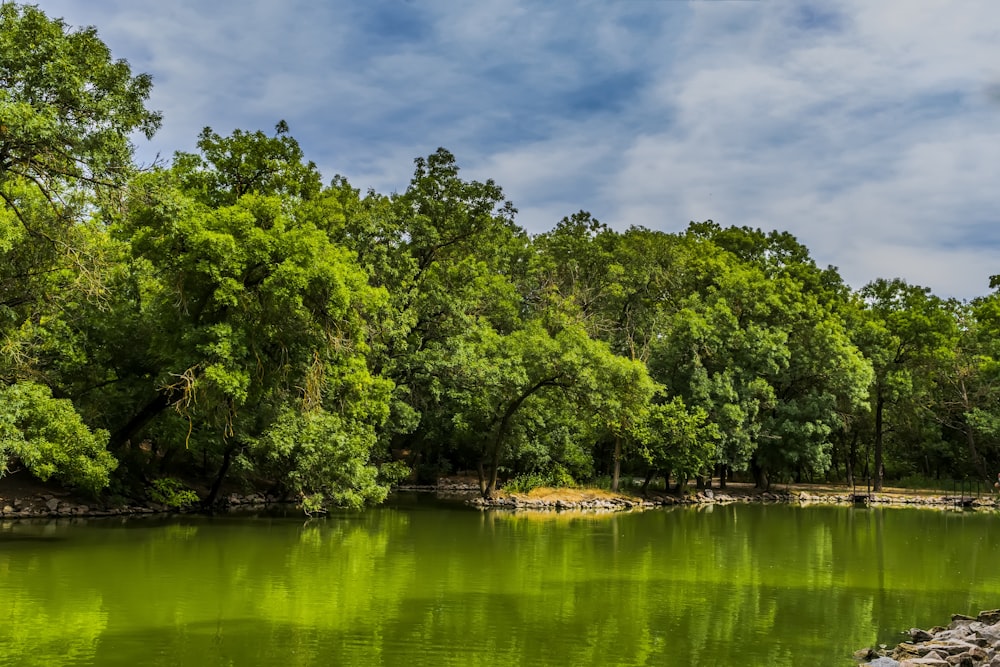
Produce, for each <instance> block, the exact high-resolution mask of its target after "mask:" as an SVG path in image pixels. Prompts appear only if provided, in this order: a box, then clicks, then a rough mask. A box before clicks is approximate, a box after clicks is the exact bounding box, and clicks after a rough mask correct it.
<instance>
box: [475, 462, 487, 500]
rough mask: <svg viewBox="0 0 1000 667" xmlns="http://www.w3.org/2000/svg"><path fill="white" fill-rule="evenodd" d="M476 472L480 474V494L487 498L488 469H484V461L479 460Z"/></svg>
mask: <svg viewBox="0 0 1000 667" xmlns="http://www.w3.org/2000/svg"><path fill="white" fill-rule="evenodd" d="M476 473H478V475H479V495H481V496H482V497H483V498H487V497H488V496H487V495H486V471H485V470H484V469H483V462H482V461H479V462H478V463H477V464H476Z"/></svg>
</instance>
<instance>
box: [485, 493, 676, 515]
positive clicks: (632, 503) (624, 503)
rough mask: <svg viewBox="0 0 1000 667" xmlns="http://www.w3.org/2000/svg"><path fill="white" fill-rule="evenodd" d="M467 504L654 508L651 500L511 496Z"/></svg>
mask: <svg viewBox="0 0 1000 667" xmlns="http://www.w3.org/2000/svg"><path fill="white" fill-rule="evenodd" d="M468 504H470V505H472V506H473V507H479V508H481V509H506V510H540V511H544V510H586V511H593V512H621V511H624V510H634V509H649V508H651V507H656V506H657V503H656V502H655V501H653V500H642V499H639V498H587V499H582V500H565V499H561V498H560V499H554V500H550V499H547V498H528V497H524V496H518V495H517V494H511V495H509V496H501V497H498V498H478V497H477V498H472V499H471V500H469V501H468Z"/></svg>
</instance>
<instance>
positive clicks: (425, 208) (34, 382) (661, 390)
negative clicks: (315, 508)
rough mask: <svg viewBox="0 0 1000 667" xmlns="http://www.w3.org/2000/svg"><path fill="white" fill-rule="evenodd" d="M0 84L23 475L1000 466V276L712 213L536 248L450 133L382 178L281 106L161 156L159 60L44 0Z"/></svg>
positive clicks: (1, 392) (896, 474)
mask: <svg viewBox="0 0 1000 667" xmlns="http://www.w3.org/2000/svg"><path fill="white" fill-rule="evenodd" d="M0 80H2V88H0V198H2V204H0V470H4V469H6V470H8V471H9V470H18V469H23V470H27V471H30V473H31V474H33V475H35V476H37V477H39V478H42V479H48V478H54V479H55V480H57V481H59V482H60V483H62V484H65V485H68V486H73V487H77V488H80V489H84V490H88V491H91V492H94V493H98V492H106V493H112V494H119V495H122V496H135V495H141V494H146V493H150V492H151V490H157V489H158V490H159V491H160V492H161V494H162V493H168V492H176V491H177V490H178V489H182V488H183V486H182V484H181V483H180V482H179V481H178V480H186V481H187V483H193V482H192V480H198V481H199V482H201V483H203V484H204V488H205V489H208V491H207V493H204V494H203V495H204V496H206V497H204V498H203V500H204V501H205V502H206V503H207V504H212V503H213V502H214V501H215V500H216V499H217V497H218V495H219V493H220V489H222V488H223V483H224V482H228V483H236V482H238V483H241V484H245V485H248V486H257V487H267V488H272V489H279V490H281V491H282V492H286V493H289V494H301V495H302V496H303V497H305V498H308V499H310V500H312V501H313V502H319V500H320V499H322V500H325V501H327V502H332V503H337V504H344V505H353V506H360V505H363V504H366V503H378V502H380V501H381V500H382V499H383V498H384V497H385V495H386V493H387V490H388V489H389V487H390V486H391V485H392V484H393V483H396V482H398V481H400V480H402V479H404V478H405V477H407V476H411V477H412V478H413V479H417V480H420V481H425V480H431V479H434V478H435V477H436V476H439V475H442V474H448V473H452V472H457V471H474V472H475V473H477V474H478V476H479V479H480V483H481V488H482V492H483V494H484V495H487V496H489V495H492V494H494V493H495V492H496V491H497V490H498V489H499V488H500V487H501V486H502V485H503V484H504V483H505V482H506V483H510V484H516V485H520V486H522V487H523V486H526V485H527V486H530V485H532V484H538V485H541V484H548V485H566V484H572V483H574V482H585V481H588V482H591V483H594V482H598V481H601V480H603V482H604V483H605V484H607V485H609V486H610V487H612V488H615V489H617V487H618V485H619V478H620V476H624V475H626V474H627V475H628V476H629V478H630V479H631V478H635V477H638V478H645V479H646V481H647V483H649V481H650V480H653V479H667V480H672V481H674V482H676V481H677V480H682V481H685V482H686V480H688V479H691V478H699V477H700V478H708V477H712V478H715V480H717V481H716V483H718V484H722V485H724V484H725V483H726V481H727V479H732V478H733V477H732V476H733V475H740V476H742V477H743V478H745V479H751V480H753V481H755V482H756V483H757V484H758V485H759V486H761V487H766V486H767V485H768V484H769V483H771V482H774V481H782V480H792V479H803V480H814V481H821V480H831V481H838V482H847V483H849V484H850V483H855V482H859V483H864V482H865V481H866V480H868V479H870V480H871V482H872V485H873V487H874V488H875V489H876V490H879V489H881V487H882V484H883V483H884V481H887V480H904V479H905V480H908V481H915V480H921V479H942V480H951V479H956V478H961V479H964V478H970V479H979V480H986V479H987V478H989V477H991V476H992V472H991V471H992V470H993V469H994V468H995V467H996V465H997V464H998V463H1000V403H998V397H1000V383H998V380H1000V344H998V335H997V334H998V331H1000V293H998V292H994V293H991V294H988V295H986V296H983V297H982V298H978V299H975V300H973V301H971V302H957V301H954V300H945V299H941V298H938V297H935V296H934V295H933V294H932V293H930V291H929V290H928V289H926V288H923V287H920V286H917V285H912V284H909V283H908V282H906V281H905V280H903V279H898V278H897V279H878V280H873V281H872V282H871V283H869V284H868V285H866V286H864V287H862V288H861V289H859V290H856V289H852V288H851V287H850V286H848V285H846V284H845V283H844V281H843V280H842V279H841V277H840V276H839V275H838V273H837V270H836V269H835V268H833V267H828V268H820V267H818V266H817V265H816V263H815V262H814V261H813V259H812V258H811V257H810V254H809V251H808V250H807V248H805V247H804V246H803V245H802V244H800V243H799V242H798V241H797V240H796V239H795V238H794V237H793V236H791V235H790V234H788V233H783V232H780V231H770V232H766V231H762V230H759V229H751V228H747V227H723V226H720V225H718V224H715V223H713V222H712V221H705V222H694V223H691V224H690V225H688V227H687V228H686V229H684V230H683V231H679V232H676V233H667V232H663V231H656V230H655V229H653V227H660V226H664V225H671V224H673V222H674V221H671V220H667V219H665V220H650V221H649V225H650V227H649V228H646V227H633V228H630V229H627V230H625V231H617V230H615V229H613V228H612V227H609V226H606V225H605V224H602V223H601V222H599V221H598V220H596V219H594V218H593V217H591V215H590V214H588V213H585V212H579V213H575V214H573V215H570V216H568V217H566V218H564V219H563V220H561V221H559V222H558V224H556V225H555V227H554V228H553V229H552V230H551V231H549V232H547V233H544V234H540V235H537V236H531V235H529V234H528V233H526V232H525V230H524V229H522V228H520V227H519V226H518V224H517V222H516V209H515V208H514V206H513V205H512V203H511V202H509V201H507V200H506V199H505V197H504V193H503V191H502V190H501V188H500V186H499V185H497V184H496V183H494V182H492V181H486V182H477V181H470V180H464V179H463V178H462V177H461V175H460V171H459V167H458V164H457V162H456V159H455V157H454V156H452V155H451V154H450V153H449V152H448V151H446V150H444V149H439V150H438V151H437V152H435V153H433V154H432V155H429V156H426V157H422V158H418V159H416V160H415V168H414V173H413V178H412V180H411V181H410V184H409V186H408V187H407V188H406V190H405V191H403V192H400V193H393V194H382V193H378V192H375V191H368V192H361V191H360V190H359V189H357V188H355V187H353V186H352V185H351V184H350V183H349V182H347V180H346V179H344V178H342V177H340V176H334V177H333V178H332V180H330V181H329V183H326V184H324V181H323V179H322V177H321V175H320V173H319V172H318V170H317V168H316V166H315V165H314V164H313V163H312V162H309V161H307V159H306V158H305V155H304V152H303V150H302V148H301V147H300V146H299V144H298V143H297V142H296V141H295V139H293V138H292V136H291V134H290V133H289V128H288V127H287V125H286V124H285V123H284V122H279V123H278V124H277V126H276V128H275V130H274V132H263V131H242V130H236V131H234V132H233V133H232V134H229V135H226V136H224V135H220V134H218V133H216V132H215V131H213V130H212V129H211V128H205V130H204V131H203V132H202V133H201V135H200V136H199V138H198V142H197V147H198V150H197V152H195V153H185V152H178V153H176V154H175V155H174V156H173V159H172V160H170V161H169V164H164V165H157V166H154V167H149V168H144V169H139V168H138V167H137V166H136V165H135V164H134V160H133V145H132V143H131V138H132V137H135V136H138V135H142V134H144V135H146V136H147V137H149V136H152V134H153V133H154V132H155V131H156V130H157V128H158V126H159V124H160V121H161V119H160V116H159V114H157V113H156V112H153V111H150V110H149V109H147V108H146V105H147V100H148V96H149V93H150V90H151V85H152V83H151V80H150V78H149V77H148V76H147V75H135V74H133V73H132V72H131V70H130V67H129V65H128V64H127V62H125V61H124V60H117V59H114V58H113V57H112V55H111V54H110V52H109V50H108V48H107V46H106V45H105V44H104V43H103V42H102V41H101V40H100V39H99V37H98V36H97V33H96V31H95V30H94V29H92V28H87V29H74V28H71V27H69V26H66V25H65V24H64V23H63V22H62V21H59V20H55V19H52V18H49V17H47V16H45V15H44V14H43V13H42V12H41V11H40V10H38V9H37V8H34V7H32V6H28V5H18V4H14V3H4V4H3V5H0ZM996 286H997V285H990V286H989V287H990V288H994V287H996ZM984 287H985V286H984Z"/></svg>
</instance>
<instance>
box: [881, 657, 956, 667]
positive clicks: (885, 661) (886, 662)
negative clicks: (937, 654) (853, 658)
mask: <svg viewBox="0 0 1000 667" xmlns="http://www.w3.org/2000/svg"><path fill="white" fill-rule="evenodd" d="M865 664H866V665H868V667H899V661H898V660H893V659H892V658H888V657H886V656H881V657H879V658H875V659H874V660H872V661H871V662H868V663H865ZM945 664H946V665H947V664H948V663H945Z"/></svg>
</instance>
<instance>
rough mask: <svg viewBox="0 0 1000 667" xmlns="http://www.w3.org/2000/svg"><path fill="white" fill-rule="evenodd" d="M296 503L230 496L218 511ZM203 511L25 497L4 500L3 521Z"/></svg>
mask: <svg viewBox="0 0 1000 667" xmlns="http://www.w3.org/2000/svg"><path fill="white" fill-rule="evenodd" d="M293 504H294V503H293V502H292V501H289V500H287V499H283V498H278V497H276V496H271V495H268V494H264V493H251V494H248V495H241V494H236V493H233V494H230V495H229V496H227V497H225V498H224V499H223V501H222V503H221V504H220V505H219V506H218V507H217V508H216V509H217V510H219V511H223V512H225V511H229V510H236V509H240V510H244V509H245V510H253V509H263V508H267V507H273V506H290V505H293ZM201 511H203V510H202V508H201V507H199V506H192V507H170V506H167V505H161V504H158V503H142V504H139V503H126V504H107V503H102V502H98V501H94V502H90V503H87V502H79V501H77V500H74V499H72V498H71V497H70V496H69V494H68V493H56V492H51V493H42V494H38V495H29V496H25V497H17V498H9V499H0V519H62V518H97V517H128V516H145V515H155V514H193V513H197V512H201Z"/></svg>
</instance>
